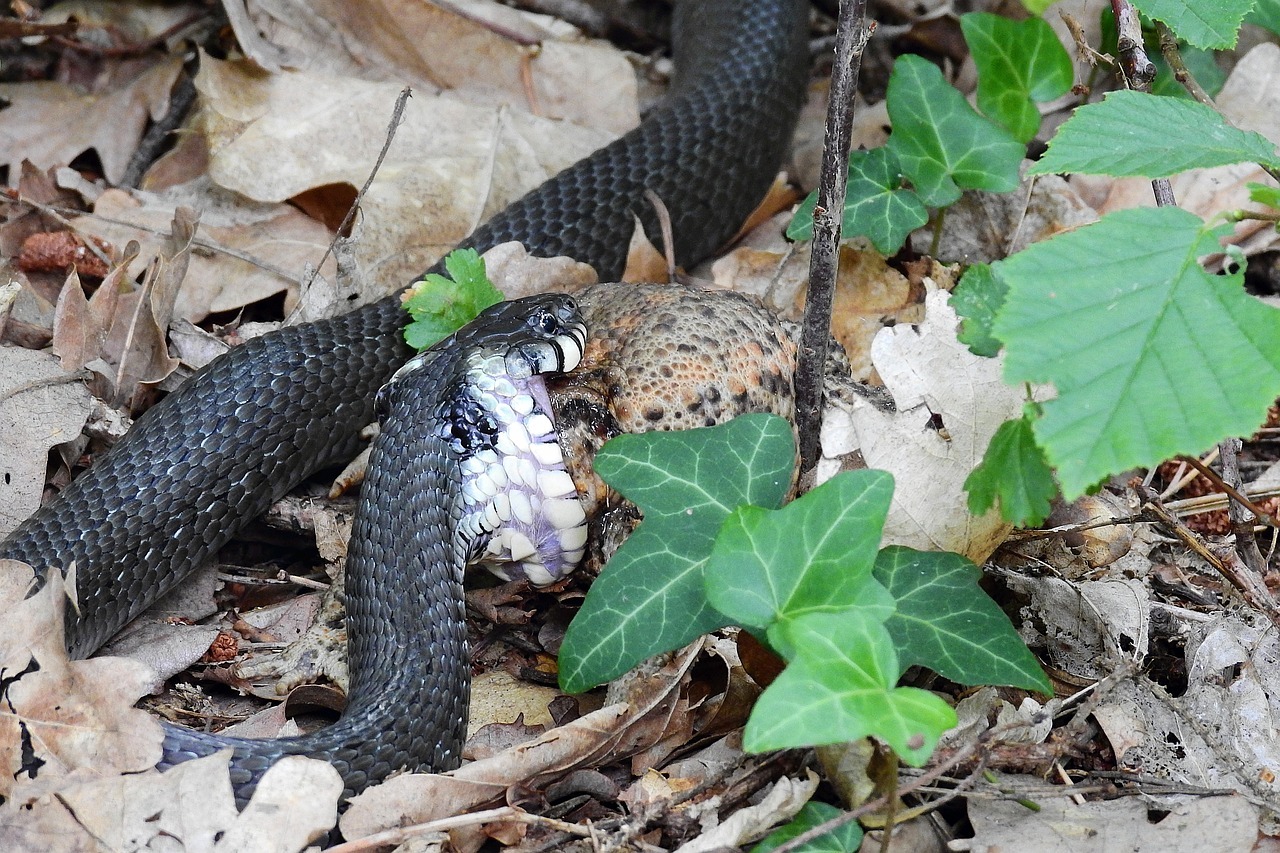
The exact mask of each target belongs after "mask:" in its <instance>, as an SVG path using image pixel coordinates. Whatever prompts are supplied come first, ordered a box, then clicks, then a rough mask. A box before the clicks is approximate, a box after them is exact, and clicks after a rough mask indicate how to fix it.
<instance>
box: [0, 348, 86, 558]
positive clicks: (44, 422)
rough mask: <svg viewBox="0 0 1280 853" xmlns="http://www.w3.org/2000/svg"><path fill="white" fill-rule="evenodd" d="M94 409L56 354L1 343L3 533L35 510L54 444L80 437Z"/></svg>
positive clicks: (0, 513) (0, 512)
mask: <svg viewBox="0 0 1280 853" xmlns="http://www.w3.org/2000/svg"><path fill="white" fill-rule="evenodd" d="M91 407H92V406H91V402H90V398H89V392H88V391H87V390H86V389H85V387H84V384H83V383H81V382H80V381H79V379H78V378H77V377H75V376H74V375H72V374H68V373H66V372H65V371H64V370H63V369H62V368H61V367H59V366H58V360H57V359H56V358H54V356H53V355H51V354H49V353H47V352H38V351H36V350H29V349H22V348H20V347H0V436H3V438H0V536H3V535H5V534H6V533H8V532H9V531H10V530H12V529H13V528H14V527H16V526H17V525H18V523H19V522H21V521H22V520H23V519H25V518H26V517H27V516H29V515H31V513H33V512H35V511H36V508H37V507H38V506H39V505H40V495H41V494H42V493H43V491H44V475H45V462H46V460H47V459H48V451H49V448H50V447H53V446H54V445H58V444H62V443H63V442H67V441H71V440H72V439H74V438H75V437H76V436H78V435H79V434H80V428H81V427H82V426H84V422H85V419H86V418H88V417H89V411H90V409H91Z"/></svg>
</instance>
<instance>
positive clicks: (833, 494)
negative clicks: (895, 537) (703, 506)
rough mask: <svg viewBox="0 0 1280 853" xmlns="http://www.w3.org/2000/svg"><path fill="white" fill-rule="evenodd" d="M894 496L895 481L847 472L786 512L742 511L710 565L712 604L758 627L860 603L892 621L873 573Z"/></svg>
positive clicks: (726, 528) (889, 602) (728, 525)
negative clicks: (886, 518)
mask: <svg viewBox="0 0 1280 853" xmlns="http://www.w3.org/2000/svg"><path fill="white" fill-rule="evenodd" d="M892 498H893V476H892V475H890V474H887V473H885V472H884V471H847V472H845V473H843V474H838V475H836V476H835V477H833V478H831V479H830V480H828V481H827V482H825V483H823V484H822V485H821V486H818V487H817V488H816V489H813V490H812V491H810V492H809V493H808V494H806V495H804V496H803V497H801V498H798V499H797V500H794V501H792V502H791V503H789V504H787V505H786V506H785V507H783V508H782V509H779V510H766V509H762V508H760V507H756V506H744V507H740V508H739V509H738V510H737V511H735V512H734V513H733V514H731V515H730V516H729V518H728V519H727V520H726V521H725V523H724V525H723V526H722V527H721V528H720V534H719V536H718V537H717V538H716V543H715V550H713V551H712V552H711V559H710V561H709V562H708V563H707V569H706V590H707V600H709V601H710V602H711V606H712V607H714V608H716V609H717V610H719V611H720V612H721V613H723V614H725V615H726V616H728V617H729V618H730V619H732V620H733V621H734V622H735V623H736V624H739V625H743V626H746V627H750V628H757V629H764V628H768V627H769V626H770V625H772V624H773V623H774V622H775V621H776V620H778V619H794V618H797V617H799V616H801V615H803V614H805V613H809V612H814V611H819V610H827V611H830V610H838V609H843V608H845V607H849V606H851V605H855V604H856V605H858V606H860V607H874V608H877V610H878V611H882V612H880V619H881V620H884V619H886V618H888V616H889V614H890V613H892V612H893V599H892V598H891V597H890V596H889V594H888V592H887V591H886V590H885V589H884V587H882V586H881V585H880V583H879V581H877V580H876V579H875V578H874V577H872V575H871V569H872V567H873V566H874V565H875V562H876V553H877V552H878V550H879V548H880V533H881V531H882V529H883V528H884V519H885V516H886V515H887V514H888V512H889V502H890V500H892Z"/></svg>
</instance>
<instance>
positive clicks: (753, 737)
mask: <svg viewBox="0 0 1280 853" xmlns="http://www.w3.org/2000/svg"><path fill="white" fill-rule="evenodd" d="M769 640H770V642H771V643H772V644H773V645H774V647H775V648H778V647H788V648H792V649H796V650H797V651H798V654H797V656H796V658H795V660H793V661H792V662H791V663H790V664H789V665H788V666H787V668H786V669H784V670H783V671H782V674H781V675H779V676H778V678H777V679H776V680H775V681H774V682H773V684H771V685H769V687H768V689H766V690H765V691H764V693H762V694H761V695H760V698H759V699H757V700H756V707H755V710H754V711H752V713H751V718H750V719H749V720H748V721H747V727H746V730H745V732H744V733H743V746H744V747H745V748H746V749H748V750H750V751H752V752H765V751H768V750H772V749H789V748H792V747H800V746H816V745H819V744H824V743H841V742H844V741H850V740H857V739H859V738H863V737H867V736H869V735H874V736H876V737H878V738H880V739H881V740H883V741H884V742H885V743H887V744H889V746H890V747H892V748H893V750H894V752H896V753H898V756H899V757H900V758H901V759H902V760H903V761H906V762H907V763H908V764H912V765H915V766H919V765H920V764H923V763H924V762H925V761H926V760H927V759H928V758H929V755H930V754H931V753H932V752H933V748H934V746H935V745H936V744H937V742H938V737H939V735H941V734H942V733H943V732H944V731H946V730H947V729H949V728H951V727H952V726H954V725H955V724H956V714H955V711H953V710H952V709H951V708H950V706H948V705H947V703H945V702H943V701H942V700H941V699H939V698H938V697H937V696H935V695H933V694H932V693H929V692H927V691H924V690H918V689H916V688H914V687H894V682H896V681H897V678H898V673H899V668H898V656H897V654H896V653H895V652H894V646H893V641H892V639H891V637H890V636H889V634H888V632H887V631H886V630H885V627H884V625H883V624H882V623H881V622H880V621H879V620H878V619H876V618H875V617H874V615H872V614H870V613H868V612H867V611H864V610H861V609H851V610H845V611H841V612H840V613H810V614H808V615H805V616H801V617H800V618H799V619H795V620H785V621H782V622H778V623H777V624H775V625H774V627H773V628H771V629H770V631H769Z"/></svg>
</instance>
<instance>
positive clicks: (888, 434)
mask: <svg viewBox="0 0 1280 853" xmlns="http://www.w3.org/2000/svg"><path fill="white" fill-rule="evenodd" d="M925 311H926V314H925V320H924V322H923V323H922V324H920V325H919V326H908V325H900V326H894V327H892V328H887V329H884V330H882V331H881V332H880V333H879V334H878V335H877V336H876V338H875V340H874V341H873V342H872V347H871V358H872V361H873V362H874V365H875V368H876V370H877V371H879V373H880V376H881V377H882V378H883V379H884V383H885V386H886V387H887V389H888V390H889V392H890V393H892V395H893V399H894V401H895V403H896V404H897V411H896V412H892V413H890V412H885V411H883V410H881V409H880V408H878V407H876V406H874V405H872V404H871V403H869V402H867V401H865V400H863V399H861V398H855V400H854V401H853V402H852V403H851V404H849V405H836V406H830V407H828V410H827V413H826V416H825V418H824V422H823V427H822V446H823V455H824V457H827V458H825V459H824V460H823V461H822V462H820V463H819V481H820V482H821V481H822V480H825V479H826V478H827V477H829V476H831V475H832V474H834V473H836V472H837V471H838V470H840V464H839V462H837V461H836V459H837V458H838V457H841V456H844V455H845V454H848V453H850V452H851V451H853V450H854V449H860V450H861V453H862V458H863V459H864V460H865V462H866V466H867V467H870V468H878V469H880V470H884V471H888V472H890V473H891V474H893V477H894V481H895V483H896V488H895V489H894V496H893V504H892V506H891V508H890V510H889V517H888V520H887V521H886V523H885V528H884V542H885V543H886V544H897V545H907V546H910V547H913V548H919V549H922V550H926V551H928V550H941V551H956V552H958V553H961V554H964V555H966V556H968V557H969V558H970V559H972V560H974V561H976V562H979V563H981V562H982V561H983V560H985V559H986V557H987V556H988V555H989V554H990V553H991V551H993V550H994V549H995V547H996V546H997V545H999V544H1000V542H1002V541H1003V540H1004V537H1005V536H1006V535H1007V534H1008V531H1009V529H1010V527H1009V525H1008V524H1006V523H1005V522H1004V521H1002V520H1001V519H1000V516H999V513H998V512H996V511H994V510H993V511H991V512H988V513H987V514H985V515H983V516H982V517H980V518H976V517H974V516H971V515H969V513H968V509H967V507H968V502H967V499H966V493H965V491H964V481H965V478H967V477H968V476H969V473H970V472H971V471H972V470H973V469H974V468H975V467H976V466H977V464H978V463H979V462H980V461H981V460H982V457H983V454H985V453H986V450H987V444H988V443H989V442H990V440H991V436H992V435H994V434H995V431H996V429H998V428H999V426H1000V424H1002V423H1004V421H1006V420H1008V419H1010V418H1013V417H1017V416H1019V415H1020V414H1021V413H1022V406H1023V403H1024V402H1025V400H1024V392H1023V390H1022V389H1021V388H1012V387H1010V386H1008V385H1006V384H1005V383H1004V381H1003V379H1002V378H1001V369H1002V362H1001V360H1000V359H993V358H979V357H978V356H975V355H973V354H972V353H971V352H969V350H968V348H967V347H965V346H964V345H963V344H961V343H959V342H958V341H956V339H955V329H956V326H957V324H958V322H959V321H958V319H957V317H956V315H955V311H954V310H952V308H951V306H950V305H949V303H948V302H947V294H946V293H944V292H942V291H935V292H933V293H931V294H929V296H928V297H927V299H926V303H925ZM934 415H937V416H939V417H941V419H942V424H943V426H944V427H945V430H946V432H945V433H943V432H940V431H939V430H937V429H934V428H931V419H932V418H933V416H934Z"/></svg>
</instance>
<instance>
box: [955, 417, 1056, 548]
mask: <svg viewBox="0 0 1280 853" xmlns="http://www.w3.org/2000/svg"><path fill="white" fill-rule="evenodd" d="M964 488H965V491H967V492H968V493H969V512H971V513H973V514H974V515H982V514H983V513H984V512H986V511H987V510H989V509H991V507H992V506H994V505H995V502H996V499H997V498H998V499H999V501H1000V516H1001V517H1002V518H1003V519H1004V520H1005V521H1008V522H1010V523H1012V524H1016V525H1018V526H1020V527H1036V526H1038V525H1039V524H1040V523H1041V522H1043V521H1044V520H1045V519H1046V518H1048V517H1049V509H1050V506H1049V502H1050V501H1052V500H1053V499H1054V498H1055V497H1056V496H1057V494H1058V484H1057V483H1056V482H1054V479H1053V469H1052V468H1050V467H1049V463H1048V462H1047V461H1045V458H1044V451H1042V450H1041V449H1040V447H1039V446H1038V445H1037V444H1036V439H1035V435H1034V433H1033V432H1032V429H1031V420H1030V419H1029V417H1028V416H1023V417H1021V418H1018V419H1017V420H1012V421H1005V422H1004V423H1002V424H1001V425H1000V428H999V429H997V430H996V434H995V435H993V436H992V437H991V442H990V443H989V444H988V445H987V452H986V454H985V455H984V456H983V457H982V464H980V465H979V466H978V467H977V468H974V469H973V471H971V472H970V473H969V476H968V478H966V479H965V481H964Z"/></svg>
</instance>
